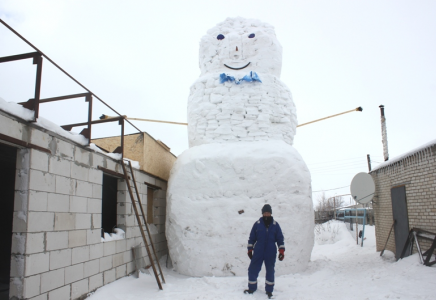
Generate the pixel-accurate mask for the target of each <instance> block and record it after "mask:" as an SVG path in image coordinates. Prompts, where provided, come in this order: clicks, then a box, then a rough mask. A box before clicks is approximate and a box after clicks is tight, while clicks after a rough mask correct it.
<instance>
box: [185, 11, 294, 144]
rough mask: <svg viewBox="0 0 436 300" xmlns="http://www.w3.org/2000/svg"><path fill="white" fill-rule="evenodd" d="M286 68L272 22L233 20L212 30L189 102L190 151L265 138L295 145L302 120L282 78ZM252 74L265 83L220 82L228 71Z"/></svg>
mask: <svg viewBox="0 0 436 300" xmlns="http://www.w3.org/2000/svg"><path fill="white" fill-rule="evenodd" d="M220 35H221V36H222V37H223V38H221V37H220V38H218V36H220ZM247 64H249V65H248V66H247V67H245V68H242V69H241V70H234V69H230V68H229V67H233V68H241V67H244V66H246V65H247ZM281 64H282V48H281V46H280V43H279V42H278V40H277V38H276V36H275V33H274V28H273V27H272V26H270V25H268V24H265V23H262V22H260V21H258V20H249V19H248V20H246V19H243V18H228V19H227V20H226V21H224V22H222V23H220V24H218V25H217V26H216V27H214V28H212V29H210V30H209V31H208V34H207V35H205V36H204V37H203V38H202V40H201V43H200V69H201V76H200V78H199V79H198V80H197V81H196V82H195V83H194V84H193V85H192V86H191V93H190V96H189V100H188V124H189V125H188V134H189V145H190V147H193V146H197V145H201V144H205V143H222V142H234V141H259V140H260V141H266V140H283V141H285V142H286V143H288V144H290V145H292V142H293V139H294V135H295V130H296V126H297V116H296V109H295V106H294V103H293V101H292V96H291V92H290V90H289V88H288V87H287V86H286V85H285V84H284V83H283V82H281V81H280V79H279V77H280V72H281ZM225 65H227V66H229V67H226V66H225ZM251 71H253V72H256V73H257V75H258V76H259V78H260V80H261V81H262V82H242V83H241V84H239V85H238V84H235V83H233V82H226V83H224V84H223V83H221V82H220V74H222V73H225V74H227V75H230V76H233V77H235V78H236V79H240V78H243V77H244V76H245V75H247V74H250V72H251Z"/></svg>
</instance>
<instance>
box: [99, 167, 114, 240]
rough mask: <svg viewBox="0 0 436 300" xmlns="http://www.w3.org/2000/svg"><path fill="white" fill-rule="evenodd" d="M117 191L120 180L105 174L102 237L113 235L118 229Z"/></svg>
mask: <svg viewBox="0 0 436 300" xmlns="http://www.w3.org/2000/svg"><path fill="white" fill-rule="evenodd" d="M117 190H118V179H117V178H115V177H111V176H109V175H106V174H103V198H102V210H101V236H102V237H104V233H105V232H107V233H112V232H113V229H114V228H115V227H117Z"/></svg>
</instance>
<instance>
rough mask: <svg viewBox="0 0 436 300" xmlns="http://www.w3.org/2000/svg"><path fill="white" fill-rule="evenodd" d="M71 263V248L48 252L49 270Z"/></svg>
mask: <svg viewBox="0 0 436 300" xmlns="http://www.w3.org/2000/svg"><path fill="white" fill-rule="evenodd" d="M70 265H71V249H64V250H57V251H51V252H50V270H56V269H59V268H64V267H68V266H70Z"/></svg>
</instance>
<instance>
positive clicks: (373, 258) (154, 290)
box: [87, 221, 436, 300]
mask: <svg viewBox="0 0 436 300" xmlns="http://www.w3.org/2000/svg"><path fill="white" fill-rule="evenodd" d="M317 227H319V228H317V229H315V232H316V234H315V237H316V238H315V246H314V248H313V251H312V257H311V261H310V262H309V266H308V269H307V270H306V271H304V272H301V273H298V274H287V275H281V276H276V279H275V290H274V293H273V294H274V296H275V299H279V300H280V299H282V300H290V299H296V300H300V299H305V300H312V299H332V300H333V299H339V300H341V299H344V300H349V299H356V300H360V299H361V300H366V299H371V300H373V299H380V300H386V299H404V300H406V299H435V289H434V288H435V283H434V279H435V278H436V266H433V267H425V266H423V265H421V264H420V263H419V257H418V256H417V254H416V255H412V256H410V257H408V258H405V259H402V260H399V261H397V262H396V261H395V258H394V255H393V253H392V252H389V251H385V253H384V255H383V256H382V257H380V252H376V250H375V231H374V227H373V226H366V228H365V236H366V240H365V241H364V244H363V247H360V243H359V245H356V240H355V239H353V238H352V236H351V235H350V234H349V233H348V231H347V229H346V224H345V223H342V222H339V221H331V222H329V223H325V224H323V225H317ZM317 232H319V233H317ZM321 235H322V237H321ZM206 251H207V252H209V253H211V254H218V253H217V250H216V249H214V248H212V247H211V248H208V249H205V252H206ZM229 255H230V254H229ZM288 258H289V256H288V255H286V252H285V260H284V261H283V262H285V261H286V260H287V259H288ZM283 262H277V264H280V263H283ZM244 263H245V266H246V268H248V264H249V259H248V257H246V258H245V259H244ZM161 266H162V267H163V272H164V276H165V281H166V284H164V285H163V291H159V290H158V287H157V284H156V281H155V278H154V275H153V274H151V275H150V274H141V276H140V278H139V279H137V278H135V277H134V276H129V277H125V278H122V279H120V280H118V281H115V282H113V283H111V284H109V285H107V286H104V287H102V288H100V289H98V290H97V291H96V292H95V293H93V295H91V296H90V297H89V298H87V300H127V299H128V300H144V299H153V300H192V299H202V300H224V299H225V300H236V299H242V300H265V299H267V297H266V295H265V292H264V290H263V282H264V279H265V278H264V277H261V278H259V290H258V291H257V292H256V293H254V294H253V295H252V296H248V295H244V294H243V293H242V292H243V290H244V289H246V288H247V278H246V276H234V277H188V276H183V275H179V274H178V273H176V272H174V271H172V270H171V269H167V268H165V258H163V259H162V260H161Z"/></svg>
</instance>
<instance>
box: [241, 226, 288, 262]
mask: <svg viewBox="0 0 436 300" xmlns="http://www.w3.org/2000/svg"><path fill="white" fill-rule="evenodd" d="M276 243H277V246H276ZM277 247H278V248H279V249H285V242H284V238H283V233H282V229H281V228H280V225H279V223H277V222H276V221H274V218H273V219H272V220H271V223H270V225H269V228H266V226H265V223H264V222H263V218H260V219H259V221H256V223H254V225H253V228H252V229H251V233H250V238H249V240H248V245H247V249H248V251H250V250H254V253H253V258H259V257H263V258H266V257H271V256H274V257H275V255H276V254H277Z"/></svg>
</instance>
